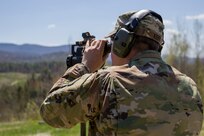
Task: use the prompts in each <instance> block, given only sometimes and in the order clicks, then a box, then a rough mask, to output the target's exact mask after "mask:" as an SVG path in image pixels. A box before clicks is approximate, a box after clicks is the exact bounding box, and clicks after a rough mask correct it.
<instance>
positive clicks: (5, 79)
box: [0, 72, 28, 87]
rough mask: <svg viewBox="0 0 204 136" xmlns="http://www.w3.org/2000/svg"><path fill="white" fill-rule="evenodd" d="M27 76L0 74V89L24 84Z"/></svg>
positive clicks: (14, 73)
mask: <svg viewBox="0 0 204 136" xmlns="http://www.w3.org/2000/svg"><path fill="white" fill-rule="evenodd" d="M27 78H28V74H23V73H17V72H8V73H0V87H1V86H2V85H15V84H17V83H18V84H19V83H20V84H23V83H25V82H26V80H27Z"/></svg>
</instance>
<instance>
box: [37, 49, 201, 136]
mask: <svg viewBox="0 0 204 136" xmlns="http://www.w3.org/2000/svg"><path fill="white" fill-rule="evenodd" d="M40 111H41V116H42V118H43V119H44V120H45V122H47V123H48V124H50V125H51V126H54V127H63V128H71V127H73V126H75V125H76V124H77V123H80V122H87V121H90V122H91V125H90V128H92V129H90V133H89V135H91V134H92V135H94V136H116V135H117V136H194V135H199V132H200V130H201V126H202V121H203V114H202V113H203V111H202V102H201V98H200V94H199V92H198V90H197V87H196V84H195V83H194V81H193V80H192V79H191V78H189V77H187V76H186V75H184V74H182V73H181V72H179V71H178V70H176V69H175V68H173V67H171V66H169V65H167V64H166V63H165V62H164V61H162V59H161V55H160V53H158V52H156V51H144V52H142V53H140V54H139V55H137V56H136V57H135V58H134V59H132V60H131V61H130V63H129V64H127V65H123V66H112V67H108V68H106V69H101V70H99V71H98V72H95V73H89V72H88V70H87V68H86V67H85V66H84V65H83V64H76V65H74V66H73V67H71V68H69V69H68V70H67V71H66V72H65V74H64V75H63V77H62V78H60V79H59V80H58V81H57V82H56V83H55V85H54V86H53V87H52V89H51V90H50V92H49V94H48V96H47V98H46V99H45V101H44V102H43V104H42V106H41V110H40Z"/></svg>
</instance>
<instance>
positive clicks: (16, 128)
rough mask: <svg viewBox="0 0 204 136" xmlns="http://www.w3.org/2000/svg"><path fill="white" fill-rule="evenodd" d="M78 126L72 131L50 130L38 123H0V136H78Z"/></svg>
mask: <svg viewBox="0 0 204 136" xmlns="http://www.w3.org/2000/svg"><path fill="white" fill-rule="evenodd" d="M79 135H80V134H79V125H77V126H76V127H74V128H72V129H61V128H60V129H59V128H52V127H50V126H48V125H46V124H45V123H42V122H38V121H25V122H12V123H0V136H79Z"/></svg>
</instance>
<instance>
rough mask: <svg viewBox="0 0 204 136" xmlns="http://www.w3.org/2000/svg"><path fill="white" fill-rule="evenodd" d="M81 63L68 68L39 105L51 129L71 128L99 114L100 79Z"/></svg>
mask: <svg viewBox="0 0 204 136" xmlns="http://www.w3.org/2000/svg"><path fill="white" fill-rule="evenodd" d="M86 73H88V70H87V68H86V67H85V66H84V65H82V64H76V65H75V66H73V67H71V68H70V69H68V70H67V71H66V72H65V74H64V75H63V77H61V78H60V79H59V80H58V81H57V82H56V83H55V84H54V86H53V87H52V89H51V90H50V91H49V93H48V95H47V97H46V99H45V100H44V102H43V103H42V105H41V108H40V114H41V117H42V118H43V120H44V121H45V122H46V123H48V124H49V125H51V126H53V127H63V128H71V127H73V126H75V125H76V124H77V123H80V122H85V121H87V120H91V119H93V118H94V117H95V116H96V115H97V114H98V111H99V108H98V107H99V106H98V105H99V102H98V100H99V99H98V96H99V95H98V93H99V90H100V89H99V84H100V83H99V78H97V73H91V74H86Z"/></svg>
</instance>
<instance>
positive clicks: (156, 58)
mask: <svg viewBox="0 0 204 136" xmlns="http://www.w3.org/2000/svg"><path fill="white" fill-rule="evenodd" d="M149 62H160V63H161V62H163V61H162V58H161V53H159V52H158V51H153V50H147V51H143V52H141V53H139V54H138V55H137V56H135V57H134V58H133V59H132V60H130V62H129V66H133V65H136V66H141V65H145V64H147V63H149Z"/></svg>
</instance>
